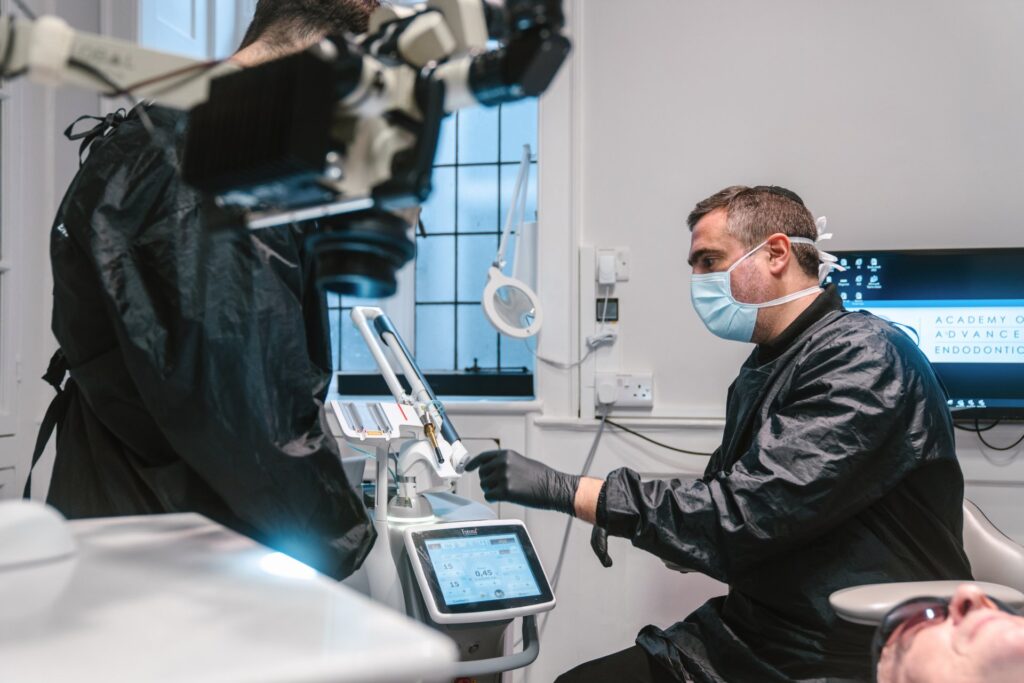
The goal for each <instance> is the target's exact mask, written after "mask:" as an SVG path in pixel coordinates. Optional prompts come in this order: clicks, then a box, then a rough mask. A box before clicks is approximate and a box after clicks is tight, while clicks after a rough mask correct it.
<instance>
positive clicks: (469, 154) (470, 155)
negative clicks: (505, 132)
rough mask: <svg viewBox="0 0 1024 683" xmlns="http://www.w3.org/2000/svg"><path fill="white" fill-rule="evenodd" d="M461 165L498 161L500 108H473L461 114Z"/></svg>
mask: <svg viewBox="0 0 1024 683" xmlns="http://www.w3.org/2000/svg"><path fill="white" fill-rule="evenodd" d="M458 116H459V150H458V157H459V163H460V164H493V163H495V162H497V161H498V108H497V107H494V108H490V107H472V108H471V109H463V110H461V111H460V112H459V114H458Z"/></svg>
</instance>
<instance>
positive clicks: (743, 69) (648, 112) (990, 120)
mask: <svg viewBox="0 0 1024 683" xmlns="http://www.w3.org/2000/svg"><path fill="white" fill-rule="evenodd" d="M569 5H570V10H571V24H572V29H573V33H574V36H573V39H574V53H573V57H572V63H571V64H570V65H569V68H568V69H567V70H566V71H565V72H564V73H563V74H560V76H559V78H558V80H557V81H556V84H555V88H554V89H553V90H552V91H551V92H549V93H548V95H546V96H545V97H544V98H543V100H542V104H541V112H542V114H541V130H540V147H541V154H542V155H543V159H544V163H543V164H542V165H541V169H540V173H541V186H540V216H541V228H540V230H541V238H542V248H541V273H540V277H541V284H540V290H541V296H542V297H543V299H544V305H545V308H546V310H547V311H548V312H549V313H548V316H547V320H546V328H545V330H544V332H542V340H541V350H542V352H543V353H544V355H547V356H549V357H553V358H557V359H560V360H571V359H574V358H577V357H579V353H580V350H579V346H580V339H581V338H582V337H584V336H586V335H587V334H592V333H593V331H594V324H593V322H592V320H593V318H592V312H593V310H594V303H593V302H594V300H595V298H596V297H597V294H596V292H595V290H594V285H593V284H592V280H593V277H592V270H593V264H592V262H590V261H589V260H586V259H585V260H584V261H582V262H578V261H577V255H578V253H579V252H578V248H579V247H581V246H583V247H597V248H601V247H616V246H626V247H630V249H631V254H632V264H631V265H632V268H631V270H632V273H631V278H630V281H629V282H628V283H621V284H619V285H617V287H616V290H615V293H614V295H615V296H618V297H619V298H620V302H621V303H620V315H621V320H622V322H620V323H619V325H618V331H619V341H618V342H617V343H616V345H615V347H613V348H612V349H605V350H602V351H601V352H599V353H598V354H596V357H595V358H593V359H591V360H590V361H588V362H587V363H585V364H584V366H583V369H582V371H580V372H579V373H567V372H562V371H556V370H552V369H550V368H546V367H544V366H540V367H539V370H538V375H539V377H538V386H539V392H538V393H539V399H540V400H541V401H542V403H543V414H542V415H540V416H535V417H534V418H533V419H531V420H530V426H529V427H528V432H527V444H528V448H529V452H530V454H532V455H533V456H534V457H542V458H545V459H546V460H547V461H548V462H549V463H551V464H552V465H554V466H556V467H561V468H562V469H566V470H573V469H577V470H578V468H579V467H580V466H581V464H582V462H583V460H584V458H585V455H586V451H587V448H588V447H589V444H590V441H591V439H592V438H593V433H594V432H593V429H594V420H593V417H592V416H593V407H592V406H593V390H592V384H593V373H594V372H595V371H596V370H602V371H624V372H639V371H647V372H653V373H654V375H655V408H654V410H653V411H648V412H646V413H639V414H638V415H637V416H634V417H632V418H630V417H623V418H622V419H625V420H626V421H628V422H629V424H630V425H632V426H634V427H641V428H642V429H643V430H644V431H645V432H646V433H649V434H650V435H651V436H653V437H655V438H660V439H662V440H664V441H668V442H670V443H674V444H677V445H679V446H681V447H684V448H692V449H696V450H711V448H713V446H714V445H715V444H716V442H717V441H718V440H719V439H720V437H721V426H722V420H721V417H722V416H723V415H724V407H725V391H726V388H727V386H728V383H729V382H730V381H731V379H732V377H733V376H734V375H735V372H736V370H737V368H738V366H739V364H740V363H741V362H742V360H743V358H744V357H745V356H746V355H747V353H748V352H749V347H746V346H745V345H741V344H734V343H729V342H722V341H720V340H717V339H716V338H714V337H712V336H711V335H710V334H709V333H708V332H706V330H705V329H704V328H703V325H701V323H700V322H699V320H698V319H697V318H696V316H695V314H694V313H693V311H692V309H691V306H690V304H689V301H688V298H689V279H688V269H687V267H686V263H685V261H686V253H687V249H688V246H689V234H688V232H687V230H686V226H685V218H686V214H687V213H688V212H689V210H690V209H691V208H692V207H693V205H694V204H695V203H696V202H697V201H698V200H700V199H702V198H703V197H705V196H707V195H709V194H711V193H712V192H715V191H717V190H719V189H721V188H722V187H725V186H727V185H731V184H738V183H742V184H749V185H754V184H761V183H771V184H780V185H784V186H786V187H789V188H791V189H793V190H795V191H796V192H798V193H799V194H801V196H802V197H803V198H804V199H805V200H806V201H807V203H808V205H809V206H810V207H811V209H812V211H814V212H815V214H816V215H820V214H826V215H827V216H828V217H829V227H830V228H832V230H833V231H834V232H835V233H836V238H835V240H834V241H833V243H832V246H834V248H836V249H857V248H938V247H969V246H1021V245H1022V242H1024V231H1022V229H1021V226H1020V222H1019V221H1020V216H1021V215H1022V213H1024V211H1022V209H1024V193H1022V192H1021V191H1020V184H1021V182H1022V180H1024V115H1022V114H1024V79H1022V78H1021V77H1020V75H1019V74H1020V65H1021V64H1024V42H1022V41H1021V40H1020V35H1021V30H1022V28H1024V4H1021V3H1019V2H1016V1H1015V0H904V1H903V2H899V3H893V2H889V1H886V0H861V1H859V2H849V1H843V2H841V1H839V0H779V1H776V2H763V0H729V1H728V2H722V1H721V0H688V1H687V2H678V0H634V1H633V2H628V3H626V2H616V1H614V0H586V1H583V0H575V1H574V2H570V3H569ZM1022 266H1024V264H1022ZM570 310H571V311H574V312H575V311H579V320H578V321H577V320H574V318H573V317H572V316H568V315H564V314H561V312H563V311H570ZM551 312H554V314H552V313H551ZM618 412H619V413H620V414H624V411H618ZM1022 431H1024V425H1008V426H1003V427H999V428H997V429H995V430H993V431H992V432H990V433H989V434H991V439H990V440H991V441H992V442H994V443H1004V444H1005V443H1009V442H1012V441H1013V440H1014V439H1015V438H1016V437H1017V436H1018V435H1019V434H1020V433H1021V432H1022ZM957 436H958V451H959V454H960V457H961V462H962V465H963V468H964V473H965V476H966V477H967V479H968V495H970V496H971V497H972V498H974V499H975V501H976V502H978V503H979V505H980V506H981V507H982V508H983V509H984V510H985V511H986V513H988V514H989V515H990V516H991V517H992V519H993V521H995V522H996V524H997V525H998V526H1000V527H1001V528H1002V529H1004V530H1005V531H1007V532H1008V533H1010V534H1011V535H1013V536H1015V537H1016V538H1017V539H1018V540H1020V541H1022V542H1024V517H1022V516H1021V515H1020V513H1019V505H1020V501H1021V500H1022V494H1024V457H1021V454H1022V452H1024V448H1018V449H1017V450H1016V451H1015V452H1010V453H1007V454H994V453H987V455H989V456H990V457H997V456H998V457H1003V458H1004V459H1009V458H1011V457H1015V460H1013V461H1012V462H1010V463H1009V464H1007V465H1006V466H1002V467H1000V466H997V465H993V464H991V463H990V462H988V461H987V460H986V459H985V458H984V455H986V453H984V452H983V451H982V450H980V449H979V445H978V442H977V439H976V437H974V436H973V435H967V434H963V433H958V435H957ZM704 462H705V461H704V460H703V459H700V458H693V457H688V456H682V455H676V454H673V453H671V452H668V451H659V450H657V449H654V448H653V447H647V446H646V445H643V447H641V442H638V441H636V440H635V439H633V438H632V437H628V436H620V435H618V434H612V435H610V436H606V437H605V441H604V445H603V446H602V448H601V451H600V452H599V455H598V458H597V460H596V463H595V467H594V471H595V472H596V473H598V474H603V473H606V472H607V471H608V470H610V469H613V468H615V467H618V466H622V465H629V466H631V467H636V468H637V469H639V470H640V471H642V472H646V473H649V474H651V475H660V476H667V475H671V474H676V473H678V474H682V475H686V474H687V473H690V474H691V476H692V473H695V472H698V471H700V470H702V469H703V466H704ZM527 519H529V521H530V523H531V524H530V528H531V532H532V534H533V536H534V539H535V540H536V541H537V542H538V545H539V546H540V547H541V554H542V557H543V559H544V561H545V563H547V566H548V569H549V571H551V570H552V569H553V566H552V565H553V563H554V561H555V556H556V555H557V546H558V544H559V542H560V540H561V532H562V527H561V523H560V522H561V519H559V518H558V517H556V516H555V515H553V514H551V513H547V512H533V511H531V512H529V513H528V514H527ZM587 539H588V534H587V533H584V530H583V529H582V528H581V529H580V530H577V531H575V532H574V535H573V537H572V541H571V543H572V554H571V559H570V562H569V564H568V565H567V567H566V570H565V571H566V574H565V576H564V578H563V583H562V585H561V587H560V588H559V590H558V599H559V606H558V608H557V609H556V611H555V613H554V616H553V617H552V620H551V624H550V625H549V627H548V631H547V632H546V634H545V636H544V638H543V640H542V644H543V646H542V651H541V655H540V659H539V660H538V662H537V663H536V664H535V665H533V666H532V667H530V669H529V670H528V671H527V673H526V674H525V680H529V681H550V680H553V679H554V678H555V677H556V676H557V675H558V673H560V672H562V671H564V670H565V669H567V668H569V667H571V666H573V665H575V664H577V663H580V662H582V661H585V660H587V659H591V658H594V657H597V656H601V655H603V654H608V653H610V652H612V651H614V650H617V649H621V648H624V647H627V646H629V645H630V644H632V640H633V637H634V636H635V633H636V631H638V630H639V629H640V628H641V627H642V626H644V625H645V624H647V623H655V624H658V625H661V626H666V625H668V624H671V623H672V622H674V621H677V620H679V619H681V618H683V617H684V616H685V615H686V614H687V613H688V612H689V611H690V610H691V609H692V607H694V606H696V605H697V604H699V603H700V602H701V601H702V600H703V599H704V598H705V597H706V596H708V595H711V594H714V593H715V592H717V591H721V590H722V587H721V586H718V585H717V584H715V583H714V582H712V581H710V580H708V579H705V578H702V577H694V576H685V577H684V576H680V575H676V574H673V573H671V572H669V571H667V570H665V569H663V568H662V567H661V566H660V564H659V563H658V562H657V561H656V560H653V559H651V558H649V557H647V556H645V555H644V554H642V553H640V552H638V551H635V550H632V549H631V548H629V547H628V545H627V544H625V543H624V542H616V543H615V544H614V545H613V547H612V555H613V557H614V558H615V560H616V565H615V567H613V568H612V569H610V570H604V569H602V568H601V567H600V566H599V564H598V563H597V561H596V559H594V558H593V557H592V555H591V553H590V549H589V547H588V545H587Z"/></svg>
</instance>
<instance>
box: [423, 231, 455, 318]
mask: <svg viewBox="0 0 1024 683" xmlns="http://www.w3.org/2000/svg"><path fill="white" fill-rule="evenodd" d="M454 300H455V238H454V237H451V236H443V235H442V236H440V237H439V236H436V235H435V236H428V237H418V238H416V301H417V302H422V301H454Z"/></svg>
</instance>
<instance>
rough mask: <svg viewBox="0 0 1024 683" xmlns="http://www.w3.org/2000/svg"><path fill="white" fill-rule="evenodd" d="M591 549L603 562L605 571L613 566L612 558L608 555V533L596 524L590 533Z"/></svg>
mask: <svg viewBox="0 0 1024 683" xmlns="http://www.w3.org/2000/svg"><path fill="white" fill-rule="evenodd" d="M590 548H591V550H593V551H594V554H595V555H597V559H599V560H600V561H601V566H603V567H604V568H605V569H607V568H608V567H610V566H612V556H611V555H609V554H608V532H607V531H605V530H604V529H602V528H601V527H599V526H597V525H596V524H595V525H594V530H593V531H591V532H590Z"/></svg>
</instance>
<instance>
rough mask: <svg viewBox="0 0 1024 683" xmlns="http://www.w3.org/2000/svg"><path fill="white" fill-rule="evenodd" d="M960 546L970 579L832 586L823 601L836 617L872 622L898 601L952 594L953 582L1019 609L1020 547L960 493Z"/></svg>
mask: <svg viewBox="0 0 1024 683" xmlns="http://www.w3.org/2000/svg"><path fill="white" fill-rule="evenodd" d="M964 551H965V552H966V553H967V558H968V559H969V560H970V561H971V570H972V572H973V573H974V579H975V580H974V581H908V582H904V583H876V584H869V585H866V586H854V587H853V588H844V589H843V590H840V591H836V592H835V593H833V594H832V595H831V596H829V603H830V604H831V605H832V609H834V610H835V611H836V614H838V615H839V616H840V617H841V618H842V619H845V620H846V621H850V622H853V623H855V624H864V625H867V626H875V625H877V624H879V623H880V622H881V621H882V618H883V617H884V616H885V615H886V613H887V612H888V611H889V610H891V609H892V608H893V607H895V606H896V605H898V604H899V603H901V602H903V601H904V600H907V599H909V598H915V597H919V596H924V595H927V596H935V597H947V598H951V597H953V593H954V591H956V588H957V586H959V585H961V584H963V583H973V584H974V585H976V586H978V587H979V588H981V590H982V591H984V592H985V593H987V594H988V595H991V596H992V597H994V598H996V599H998V600H1001V601H1003V602H1004V603H1006V604H1007V605H1010V606H1011V607H1015V608H1017V609H1021V608H1024V547H1022V546H1021V545H1019V544H1018V543H1016V542H1014V541H1013V540H1012V539H1010V538H1008V537H1007V536H1006V535H1004V534H1003V533H1002V532H1001V531H999V529H997V528H996V527H995V525H994V524H992V522H990V521H989V519H988V518H987V517H986V516H985V515H984V514H983V513H982V512H981V510H980V509H979V508H978V506H977V505H975V504H974V503H972V502H971V501H969V500H967V499H966V498H964Z"/></svg>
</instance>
